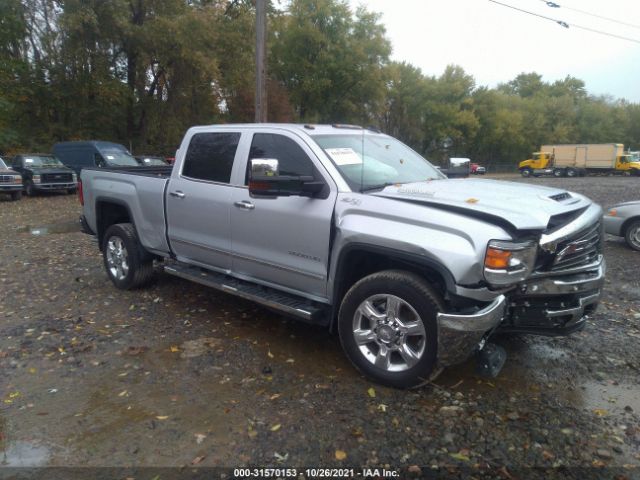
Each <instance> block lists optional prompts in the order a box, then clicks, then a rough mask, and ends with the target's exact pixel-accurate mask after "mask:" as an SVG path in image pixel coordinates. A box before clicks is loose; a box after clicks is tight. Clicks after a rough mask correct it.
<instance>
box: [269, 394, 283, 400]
mask: <svg viewBox="0 0 640 480" xmlns="http://www.w3.org/2000/svg"><path fill="white" fill-rule="evenodd" d="M276 398H280V394H279V393H274V394H273V395H271V396H270V397H269V400H275V399H276Z"/></svg>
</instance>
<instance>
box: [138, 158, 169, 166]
mask: <svg viewBox="0 0 640 480" xmlns="http://www.w3.org/2000/svg"><path fill="white" fill-rule="evenodd" d="M136 158H137V160H138V163H139V164H140V165H166V164H167V162H165V161H164V160H163V159H161V158H158V157H136Z"/></svg>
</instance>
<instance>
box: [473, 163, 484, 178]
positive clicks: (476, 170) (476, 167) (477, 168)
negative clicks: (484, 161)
mask: <svg viewBox="0 0 640 480" xmlns="http://www.w3.org/2000/svg"><path fill="white" fill-rule="evenodd" d="M469 168H470V172H471V173H472V174H473V175H484V174H485V173H487V169H486V168H485V167H483V166H482V165H480V164H479V163H472V164H471V165H470V167H469Z"/></svg>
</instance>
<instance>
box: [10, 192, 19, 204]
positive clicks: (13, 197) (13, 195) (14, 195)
mask: <svg viewBox="0 0 640 480" xmlns="http://www.w3.org/2000/svg"><path fill="white" fill-rule="evenodd" d="M21 198H22V192H11V200H13V201H14V202H15V201H16V200H20V199H21Z"/></svg>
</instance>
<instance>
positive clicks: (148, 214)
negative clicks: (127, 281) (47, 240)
mask: <svg viewBox="0 0 640 480" xmlns="http://www.w3.org/2000/svg"><path fill="white" fill-rule="evenodd" d="M171 170H172V167H171V166H167V167H164V166H152V167H118V168H86V169H83V170H82V172H81V174H80V179H81V180H82V183H83V193H84V207H83V210H84V212H83V213H84V216H85V219H86V220H87V223H88V224H89V227H90V228H91V229H92V230H93V231H94V232H97V231H98V226H97V225H96V223H97V222H96V217H97V213H98V210H99V209H100V208H103V206H104V205H105V204H109V205H114V204H115V205H118V206H120V208H126V209H127V210H128V214H129V217H130V218H132V219H133V223H134V226H135V229H136V232H137V234H138V237H139V239H140V243H142V245H143V246H144V247H145V248H146V249H147V250H149V251H151V252H153V253H156V254H159V255H166V254H167V253H168V252H169V243H168V241H167V235H166V222H165V212H164V202H165V199H164V195H165V189H166V186H167V182H168V181H169V176H170V175H171Z"/></svg>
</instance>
